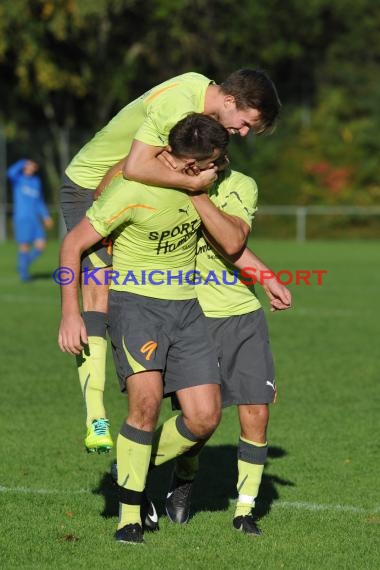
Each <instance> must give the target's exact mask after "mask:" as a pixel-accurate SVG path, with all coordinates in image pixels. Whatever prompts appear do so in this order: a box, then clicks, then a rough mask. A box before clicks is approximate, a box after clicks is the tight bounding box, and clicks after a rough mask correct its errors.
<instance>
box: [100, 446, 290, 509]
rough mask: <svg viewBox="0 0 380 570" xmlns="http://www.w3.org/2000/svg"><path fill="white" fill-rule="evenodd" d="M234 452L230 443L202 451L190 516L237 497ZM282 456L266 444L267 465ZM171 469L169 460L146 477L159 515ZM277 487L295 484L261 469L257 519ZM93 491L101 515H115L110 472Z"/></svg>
mask: <svg viewBox="0 0 380 570" xmlns="http://www.w3.org/2000/svg"><path fill="white" fill-rule="evenodd" d="M236 455H237V453H236V447H234V446H233V445H219V446H214V447H213V446H210V447H206V448H205V449H204V450H203V451H202V455H201V459H200V469H199V473H198V476H197V479H196V481H195V484H194V490H193V495H192V509H191V510H192V514H193V515H194V514H195V513H197V512H200V511H224V510H227V509H228V508H229V505H230V500H231V499H235V498H236V497H237V492H236V481H237V458H236ZM285 455H286V452H285V450H284V449H282V448H281V447H269V450H268V460H267V467H268V466H269V465H272V463H273V462H274V461H277V459H281V458H282V457H284V456H285ZM110 467H111V466H110ZM172 470H173V462H172V461H171V462H169V463H168V464H165V465H162V466H161V467H158V468H156V469H154V470H153V471H152V472H151V473H150V475H149V478H148V495H149V497H150V498H151V499H152V500H153V501H154V504H155V506H156V509H157V512H158V514H159V515H162V514H163V513H164V511H165V508H164V506H165V496H166V493H167V491H168V488H169V485H170V480H171V474H172ZM279 486H294V483H293V482H292V481H287V480H285V479H282V478H281V477H278V476H277V475H267V474H266V473H265V471H264V475H263V478H262V481H261V486H260V492H259V496H258V498H257V501H256V507H255V511H254V513H255V517H256V518H262V517H264V516H265V515H267V514H268V513H269V512H270V510H271V506H272V504H273V502H274V501H275V500H276V499H278V498H279V493H278V490H277V488H278V487H279ZM93 493H94V494H97V495H103V497H104V508H103V511H102V513H101V516H103V517H106V518H109V517H117V516H118V510H119V505H118V492H117V486H116V485H115V483H114V481H113V479H112V477H111V474H110V473H105V474H104V476H103V477H102V479H101V481H100V483H99V486H98V487H97V488H96V489H94V491H93Z"/></svg>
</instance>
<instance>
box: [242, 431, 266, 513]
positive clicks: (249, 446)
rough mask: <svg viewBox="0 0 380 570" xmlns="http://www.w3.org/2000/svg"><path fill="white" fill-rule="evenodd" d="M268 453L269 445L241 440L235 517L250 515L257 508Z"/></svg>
mask: <svg viewBox="0 0 380 570" xmlns="http://www.w3.org/2000/svg"><path fill="white" fill-rule="evenodd" d="M267 453H268V444H267V443H257V442H255V441H249V440H248V439H244V438H242V437H241V438H240V440H239V446H238V482H237V491H238V493H239V496H238V500H237V503H236V509H235V515H234V517H238V516H246V515H249V514H250V513H251V511H252V509H253V507H254V506H255V499H256V497H257V495H258V492H259V487H260V483H261V479H262V475H263V471H264V464H265V461H266V457H267Z"/></svg>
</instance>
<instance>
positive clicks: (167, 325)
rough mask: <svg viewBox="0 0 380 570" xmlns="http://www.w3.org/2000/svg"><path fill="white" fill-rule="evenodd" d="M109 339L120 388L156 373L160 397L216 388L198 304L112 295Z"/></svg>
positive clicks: (209, 345) (215, 363)
mask: <svg viewBox="0 0 380 570" xmlns="http://www.w3.org/2000/svg"><path fill="white" fill-rule="evenodd" d="M109 334H110V338H111V343H112V350H113V356H114V361H115V366H116V371H117V374H118V376H119V382H120V389H121V390H122V391H124V390H125V379H126V378H128V376H131V375H132V374H136V373H138V372H145V371H149V370H159V371H161V372H162V374H163V377H164V395H165V396H167V395H169V394H172V393H173V392H177V391H178V390H182V389H184V388H190V387H193V386H199V385H202V384H220V375H219V367H218V360H217V356H216V353H215V349H214V346H213V343H212V341H211V338H210V334H209V332H208V327H207V323H206V318H205V316H204V315H203V313H202V310H201V308H200V305H199V303H198V301H197V299H190V300H186V301H170V300H166V299H153V298H152V297H145V296H143V295H136V294H134V293H128V292H123V291H113V290H111V291H110V295H109Z"/></svg>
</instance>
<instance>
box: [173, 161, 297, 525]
mask: <svg viewBox="0 0 380 570" xmlns="http://www.w3.org/2000/svg"><path fill="white" fill-rule="evenodd" d="M208 195H209V198H210V199H211V201H212V202H213V203H214V204H215V205H216V206H217V207H218V208H220V209H221V211H222V212H223V213H225V214H227V215H230V216H234V217H238V218H240V219H241V220H243V221H244V222H245V223H246V224H247V225H249V227H251V224H252V219H253V216H254V213H255V211H256V202H257V186H256V183H255V182H254V180H253V179H252V178H250V177H248V176H245V175H244V174H241V173H239V172H234V171H233V170H230V169H229V168H228V169H226V170H224V171H223V172H221V173H220V174H219V178H218V182H217V183H216V184H214V186H213V187H212V188H211V189H210V190H209V193H208ZM234 264H235V265H232V264H231V263H229V262H227V261H226V260H225V259H224V258H223V257H222V256H221V255H220V254H219V253H218V252H217V251H216V250H215V249H214V248H213V247H212V246H211V245H210V244H209V242H208V241H206V240H205V239H204V237H200V239H199V241H198V245H197V260H196V269H197V274H196V280H197V283H198V284H197V285H196V291H197V297H198V300H199V302H200V305H201V307H202V310H203V312H204V314H205V315H206V317H207V324H208V327H209V332H210V334H211V337H212V339H213V342H214V344H215V347H216V350H217V354H218V361H219V366H220V372H221V391H222V405H223V406H225V407H226V406H231V405H236V406H237V409H238V415H239V421H240V428H241V432H240V438H239V442H238V481H237V491H238V500H237V505H236V509H235V514H234V518H233V527H234V528H235V529H236V530H239V531H242V532H244V533H245V534H248V535H259V534H261V530H260V529H259V528H258V526H257V524H256V522H255V519H254V517H253V516H252V509H253V508H254V505H255V499H256V497H257V494H258V491H259V486H260V483H261V478H262V473H263V469H264V464H265V460H266V457H267V452H268V444H267V435H266V432H267V425H268V420H269V404H270V403H271V402H273V400H274V398H275V395H276V382H275V372H274V365H273V358H272V353H271V349H270V344H269V336H268V329H267V324H266V319H265V315H264V312H263V309H262V308H261V304H260V302H259V300H258V299H257V297H256V295H255V292H254V289H253V287H252V286H249V285H252V283H254V282H255V280H256V279H257V281H260V280H261V282H262V284H264V285H265V281H263V280H262V279H261V276H262V275H264V274H263V271H268V267H266V266H265V265H264V264H263V263H262V262H260V260H258V259H257V258H255V257H252V254H251V253H250V251H249V250H248V249H245V251H244V253H243V255H242V256H241V257H240V259H238V260H235V261H234ZM236 265H237V266H239V267H240V268H247V267H252V265H253V269H254V270H256V273H253V272H252V271H248V270H247V269H246V270H245V272H243V275H241V274H240V275H239V272H238V271H237V270H236V267H235V266H236ZM267 274H268V273H267ZM253 277H255V279H253ZM277 286H278V287H279V288H282V292H281V295H279V298H278V299H277V302H276V303H275V304H274V307H275V308H277V309H286V308H289V306H290V305H291V294H290V292H289V291H288V290H287V288H286V287H284V286H282V285H281V284H277ZM269 296H270V295H269ZM280 298H282V299H284V300H285V301H286V302H285V303H284V302H282V303H281V302H280V301H279V299H280ZM199 452H200V446H197V448H195V449H193V450H190V451H189V452H187V454H185V455H183V456H181V457H179V458H178V459H177V461H176V467H175V472H174V474H173V479H172V483H171V487H170V491H169V493H168V496H167V499H166V512H167V515H168V517H169V518H170V520H172V522H176V523H180V524H185V523H186V522H187V521H188V518H189V514H190V500H191V490H192V484H193V480H194V477H195V475H196V472H197V468H198V455H199Z"/></svg>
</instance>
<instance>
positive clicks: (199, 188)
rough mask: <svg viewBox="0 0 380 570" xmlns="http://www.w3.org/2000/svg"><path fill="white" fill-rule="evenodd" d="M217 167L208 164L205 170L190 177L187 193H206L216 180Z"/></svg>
mask: <svg viewBox="0 0 380 570" xmlns="http://www.w3.org/2000/svg"><path fill="white" fill-rule="evenodd" d="M217 178H218V174H217V167H216V166H214V165H212V164H210V167H209V168H207V169H206V170H201V171H199V173H198V174H196V175H195V176H191V177H190V184H189V188H188V190H189V192H206V191H207V190H208V189H209V188H210V186H212V185H213V184H214V182H215V181H216V180H217Z"/></svg>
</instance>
